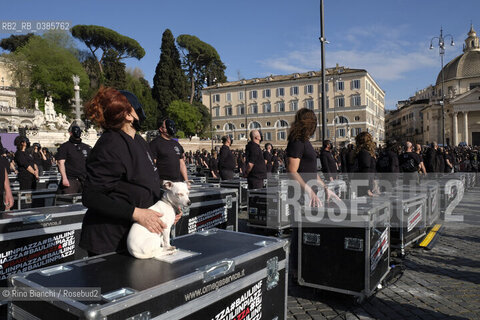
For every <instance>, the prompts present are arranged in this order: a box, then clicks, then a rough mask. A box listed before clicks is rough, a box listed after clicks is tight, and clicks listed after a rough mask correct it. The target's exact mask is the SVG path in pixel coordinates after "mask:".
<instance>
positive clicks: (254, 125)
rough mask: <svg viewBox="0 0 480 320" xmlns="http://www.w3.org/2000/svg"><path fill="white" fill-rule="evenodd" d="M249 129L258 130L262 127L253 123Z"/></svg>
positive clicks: (255, 122)
mask: <svg viewBox="0 0 480 320" xmlns="http://www.w3.org/2000/svg"><path fill="white" fill-rule="evenodd" d="M249 127H250V129H260V128H261V127H262V126H261V125H260V123H258V122H257V121H253V122H252V123H250V126H249Z"/></svg>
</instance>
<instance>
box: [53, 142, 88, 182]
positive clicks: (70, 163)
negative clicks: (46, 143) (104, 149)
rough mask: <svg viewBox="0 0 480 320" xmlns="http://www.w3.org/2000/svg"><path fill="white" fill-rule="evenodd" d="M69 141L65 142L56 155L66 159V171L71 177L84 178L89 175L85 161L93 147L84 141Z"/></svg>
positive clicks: (57, 157)
mask: <svg viewBox="0 0 480 320" xmlns="http://www.w3.org/2000/svg"><path fill="white" fill-rule="evenodd" d="M73 141H74V140H72V139H70V140H69V141H67V142H65V143H63V144H62V145H61V146H60V148H58V152H57V155H56V157H55V158H56V159H57V160H65V171H66V172H67V177H69V178H79V179H82V180H84V179H85V177H86V175H87V170H86V168H85V162H86V160H87V157H88V155H89V154H90V151H91V150H92V148H91V147H90V146H89V145H88V144H85V143H82V142H73Z"/></svg>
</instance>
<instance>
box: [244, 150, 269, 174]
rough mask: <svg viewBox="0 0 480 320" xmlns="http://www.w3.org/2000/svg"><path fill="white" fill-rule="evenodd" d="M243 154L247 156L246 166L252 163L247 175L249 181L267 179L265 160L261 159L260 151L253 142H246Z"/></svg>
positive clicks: (261, 153)
mask: <svg viewBox="0 0 480 320" xmlns="http://www.w3.org/2000/svg"><path fill="white" fill-rule="evenodd" d="M245 152H246V154H247V166H248V163H253V169H252V171H250V173H249V174H248V178H249V179H257V180H259V179H266V178H267V167H266V165H265V159H264V158H263V152H262V149H260V146H259V145H258V144H256V143H255V142H252V141H250V142H248V144H247V146H246V147H245Z"/></svg>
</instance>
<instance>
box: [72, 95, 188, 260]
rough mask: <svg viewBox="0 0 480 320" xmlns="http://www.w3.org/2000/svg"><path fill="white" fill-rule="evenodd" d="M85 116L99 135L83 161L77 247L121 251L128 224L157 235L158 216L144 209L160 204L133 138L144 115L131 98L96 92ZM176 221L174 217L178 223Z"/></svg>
mask: <svg viewBox="0 0 480 320" xmlns="http://www.w3.org/2000/svg"><path fill="white" fill-rule="evenodd" d="M86 115H87V116H88V117H89V119H91V120H93V121H94V122H95V123H97V124H98V125H100V126H101V127H102V128H103V129H104V132H103V134H102V135H101V137H100V139H98V141H97V143H96V144H95V146H94V148H93V149H92V151H91V153H90V155H89V157H88V158H87V163H86V167H87V179H86V181H85V186H84V191H83V199H82V201H83V204H84V205H85V206H86V207H87V208H88V211H87V213H86V214H85V218H84V220H83V226H82V233H81V239H80V247H82V248H84V249H85V250H87V251H88V252H89V255H91V256H92V255H97V254H102V253H107V252H112V251H116V252H122V251H126V239H127V236H128V232H129V230H130V227H131V225H132V224H133V222H138V223H139V224H141V225H142V226H144V227H145V228H147V229H148V230H149V231H151V232H155V233H161V232H162V231H163V228H164V227H165V225H164V224H163V222H162V221H161V220H160V219H159V218H160V217H161V216H162V214H161V213H159V212H156V211H153V210H150V209H145V208H148V207H150V206H151V205H153V204H154V203H155V202H156V201H158V200H159V199H160V196H161V192H160V181H159V177H158V174H157V172H156V170H157V169H156V167H155V164H154V163H153V160H152V159H153V158H152V156H151V151H150V148H149V147H148V144H147V142H146V141H145V140H144V139H143V138H142V137H141V136H140V135H138V134H136V133H137V131H138V130H140V124H141V122H142V121H143V120H145V113H144V112H143V108H142V106H141V104H140V103H139V101H138V99H137V97H136V96H135V95H134V94H132V93H130V92H128V91H122V90H115V89H113V88H103V87H102V88H100V90H99V91H98V93H97V94H96V95H95V97H94V98H93V99H92V100H91V101H90V102H89V103H88V104H87V106H86ZM178 218H179V217H177V219H178Z"/></svg>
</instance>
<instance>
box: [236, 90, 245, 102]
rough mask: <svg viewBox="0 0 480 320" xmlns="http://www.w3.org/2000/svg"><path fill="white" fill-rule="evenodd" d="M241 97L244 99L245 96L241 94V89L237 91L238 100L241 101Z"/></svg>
mask: <svg viewBox="0 0 480 320" xmlns="http://www.w3.org/2000/svg"><path fill="white" fill-rule="evenodd" d="M243 99H245V97H244V96H243V91H239V92H238V100H240V101H242V100H243Z"/></svg>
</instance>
